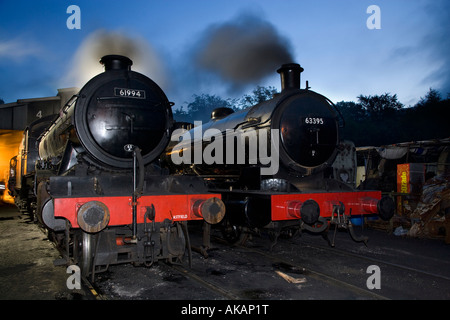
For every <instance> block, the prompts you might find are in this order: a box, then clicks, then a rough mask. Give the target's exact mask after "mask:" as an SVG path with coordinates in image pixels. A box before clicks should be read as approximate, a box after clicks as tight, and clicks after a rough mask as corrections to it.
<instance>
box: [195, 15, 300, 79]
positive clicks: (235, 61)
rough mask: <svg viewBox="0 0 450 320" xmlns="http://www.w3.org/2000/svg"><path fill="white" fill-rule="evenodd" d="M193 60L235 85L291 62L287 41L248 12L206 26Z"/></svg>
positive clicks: (259, 76)
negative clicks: (230, 19) (221, 22)
mask: <svg viewBox="0 0 450 320" xmlns="http://www.w3.org/2000/svg"><path fill="white" fill-rule="evenodd" d="M194 59H195V60H194V62H195V64H196V66H197V67H199V68H201V69H203V70H206V71H208V72H211V73H213V74H216V75H217V76H219V77H220V78H221V79H222V80H225V81H228V82H231V83H232V84H233V85H235V86H242V85H247V84H251V83H253V84H254V83H255V81H258V80H261V79H263V78H265V77H266V76H267V75H271V74H273V73H274V72H275V70H276V69H277V68H278V67H279V66H280V65H281V64H283V63H289V62H292V61H293V59H292V54H291V46H290V43H289V41H288V40H287V39H285V38H284V37H282V36H281V35H280V34H279V33H278V32H277V30H276V29H275V27H274V26H273V25H272V24H270V23H269V22H267V21H264V20H261V19H260V18H257V17H255V16H252V15H248V14H245V15H241V16H239V17H238V18H236V19H234V20H232V21H229V22H226V23H223V24H218V25H213V26H211V27H209V28H208V30H207V31H206V32H205V34H204V36H203V37H202V39H201V40H200V42H199V44H198V46H197V48H196V53H195V54H194Z"/></svg>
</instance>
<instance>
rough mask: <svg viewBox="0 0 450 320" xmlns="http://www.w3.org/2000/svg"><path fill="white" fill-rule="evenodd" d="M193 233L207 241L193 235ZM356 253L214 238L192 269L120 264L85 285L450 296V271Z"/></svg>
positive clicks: (315, 295)
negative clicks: (377, 273)
mask: <svg viewBox="0 0 450 320" xmlns="http://www.w3.org/2000/svg"><path fill="white" fill-rule="evenodd" d="M191 236H192V237H194V238H195V237H197V240H198V239H199V238H200V235H196V234H195V233H194V232H191ZM317 240H321V239H317ZM353 245H354V244H353ZM360 249H361V248H360ZM351 250H354V251H355V250H356V251H358V249H351ZM374 250H375V249H374ZM354 251H349V250H347V249H346V248H330V247H327V246H326V245H325V244H320V242H316V241H310V239H309V238H307V237H306V239H305V238H304V237H303V236H302V237H299V239H294V240H293V239H279V241H278V244H277V246H276V247H275V249H274V250H272V251H270V242H268V241H267V239H262V238H256V237H254V238H253V239H251V240H250V241H249V243H247V245H236V246H230V245H229V244H226V243H225V242H224V241H223V240H222V239H220V238H217V237H215V236H214V237H213V238H212V239H211V248H210V249H209V250H208V257H207V258H206V257H205V256H204V255H201V254H196V253H193V254H192V257H193V259H192V267H191V268H189V267H188V266H187V262H186V263H185V265H168V264H164V263H158V264H156V265H155V266H153V267H152V268H144V267H133V266H131V265H129V264H128V265H118V266H111V267H110V271H108V272H106V273H101V274H98V275H96V283H95V284H91V283H90V282H89V281H88V280H87V279H83V283H84V285H85V286H86V288H87V290H88V291H89V292H91V294H92V298H94V299H97V300H103V299H139V300H158V299H169V300H173V299H183V300H186V299H187V300H210V301H219V300H230V301H239V300H308V299H315V300H323V299H336V300H389V299H421V298H425V299H448V294H449V292H450V290H449V289H450V281H449V280H450V279H449V277H447V276H446V275H445V274H444V275H443V274H437V273H435V272H432V271H427V270H421V269H420V268H413V267H410V266H408V265H403V264H401V263H397V262H396V261H387V260H386V259H384V258H382V257H373V256H369V255H367V254H359V253H356V252H354ZM369 265H377V266H379V267H380V269H381V272H382V273H381V285H382V286H381V289H380V290H374V289H373V288H372V289H370V288H369V287H368V286H367V283H366V280H367V279H368V277H369V276H370V274H368V273H366V269H367V266H369ZM420 294H425V296H423V295H420Z"/></svg>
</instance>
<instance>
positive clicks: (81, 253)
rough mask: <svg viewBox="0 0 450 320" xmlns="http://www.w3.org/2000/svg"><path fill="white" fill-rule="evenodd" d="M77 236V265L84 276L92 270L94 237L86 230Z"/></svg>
mask: <svg viewBox="0 0 450 320" xmlns="http://www.w3.org/2000/svg"><path fill="white" fill-rule="evenodd" d="M77 237H78V239H77V241H76V244H77V246H78V247H77V252H78V265H79V267H80V269H81V275H82V276H84V277H86V276H88V275H89V274H90V273H91V271H92V262H93V260H94V252H95V242H96V241H95V238H96V237H95V235H94V234H91V233H87V232H81V233H80V234H78V235H77Z"/></svg>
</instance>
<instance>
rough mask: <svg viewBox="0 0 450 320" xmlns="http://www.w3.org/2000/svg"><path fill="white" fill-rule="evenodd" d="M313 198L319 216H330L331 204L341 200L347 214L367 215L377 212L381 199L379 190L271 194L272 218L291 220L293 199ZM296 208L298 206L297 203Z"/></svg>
mask: <svg viewBox="0 0 450 320" xmlns="http://www.w3.org/2000/svg"><path fill="white" fill-rule="evenodd" d="M310 199H312V200H314V201H316V202H317V203H318V204H319V207H320V216H322V217H331V215H332V212H333V205H339V204H340V202H342V203H343V204H344V206H345V213H346V214H347V215H349V214H350V209H351V215H352V216H354V215H367V214H374V213H378V208H377V203H378V201H379V200H380V199H381V191H355V192H325V193H298V194H279V195H271V207H272V208H271V209H272V220H273V221H279V220H292V219H294V218H293V217H292V215H291V214H290V213H289V212H288V211H289V204H290V203H293V204H294V205H291V209H292V208H293V207H295V203H294V202H293V201H299V202H305V201H306V200H310ZM296 207H297V208H299V207H300V206H299V205H297V206H296Z"/></svg>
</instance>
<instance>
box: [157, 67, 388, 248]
mask: <svg viewBox="0 0 450 320" xmlns="http://www.w3.org/2000/svg"><path fill="white" fill-rule="evenodd" d="M302 71H303V68H301V67H300V65H298V64H295V63H292V64H286V65H283V66H282V67H281V68H280V69H279V70H278V73H280V76H281V87H282V91H281V93H279V94H277V95H275V96H274V97H273V98H272V99H271V100H268V101H265V102H262V103H260V104H257V105H255V106H253V107H250V108H247V109H245V110H241V111H238V112H233V110H232V109H228V108H220V109H216V110H214V111H213V112H212V115H211V120H210V121H209V122H207V123H205V124H202V125H197V126H196V127H193V129H191V130H189V131H178V132H176V133H175V134H174V136H173V138H172V143H171V144H170V147H169V148H168V150H167V152H166V156H165V162H166V163H167V165H168V166H169V167H170V168H171V170H172V173H179V174H185V175H186V174H188V175H196V176H199V177H202V178H203V179H204V180H205V181H206V182H207V183H208V185H209V187H210V188H211V189H212V190H214V192H217V193H220V194H221V195H222V200H223V201H224V202H225V206H226V209H227V216H226V218H225V219H224V221H223V223H222V225H223V226H224V234H225V236H226V237H227V238H228V239H230V241H236V240H237V239H239V238H240V237H241V236H242V230H243V228H247V229H248V228H250V229H259V230H260V229H268V230H269V231H270V232H271V233H272V234H273V236H274V239H276V238H277V237H278V235H279V234H280V233H281V232H282V231H283V230H290V231H292V230H293V229H294V230H308V231H311V232H315V233H322V232H324V231H328V229H329V225H330V224H336V225H337V226H339V227H343V228H347V229H348V230H349V231H350V234H351V235H352V237H353V239H354V240H357V241H365V240H366V239H365V238H362V237H357V236H356V235H355V234H354V232H353V228H352V222H351V217H352V216H357V217H360V216H361V215H371V214H378V215H379V216H380V217H381V218H383V219H385V220H388V219H390V218H391V217H392V215H393V212H394V203H393V201H392V199H390V198H388V197H382V196H381V192H380V191H360V190H356V188H355V185H354V184H352V183H349V181H347V180H348V171H346V170H345V169H348V170H349V171H353V172H356V164H355V165H354V166H353V167H350V168H344V167H343V168H340V167H339V164H336V161H337V160H336V159H337V155H342V154H344V152H345V151H346V149H348V148H349V145H348V144H346V143H344V142H342V141H340V139H339V126H340V125H341V124H342V123H343V119H342V117H341V116H340V113H339V112H338V110H337V108H336V107H335V106H334V104H333V103H332V102H331V101H330V100H329V99H328V98H326V97H324V96H323V95H320V94H318V93H316V92H313V91H311V90H309V88H308V87H307V88H305V89H300V74H301V72H302ZM350 148H351V146H350ZM353 148H354V146H353ZM325 234H326V233H325ZM333 244H334V239H333Z"/></svg>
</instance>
